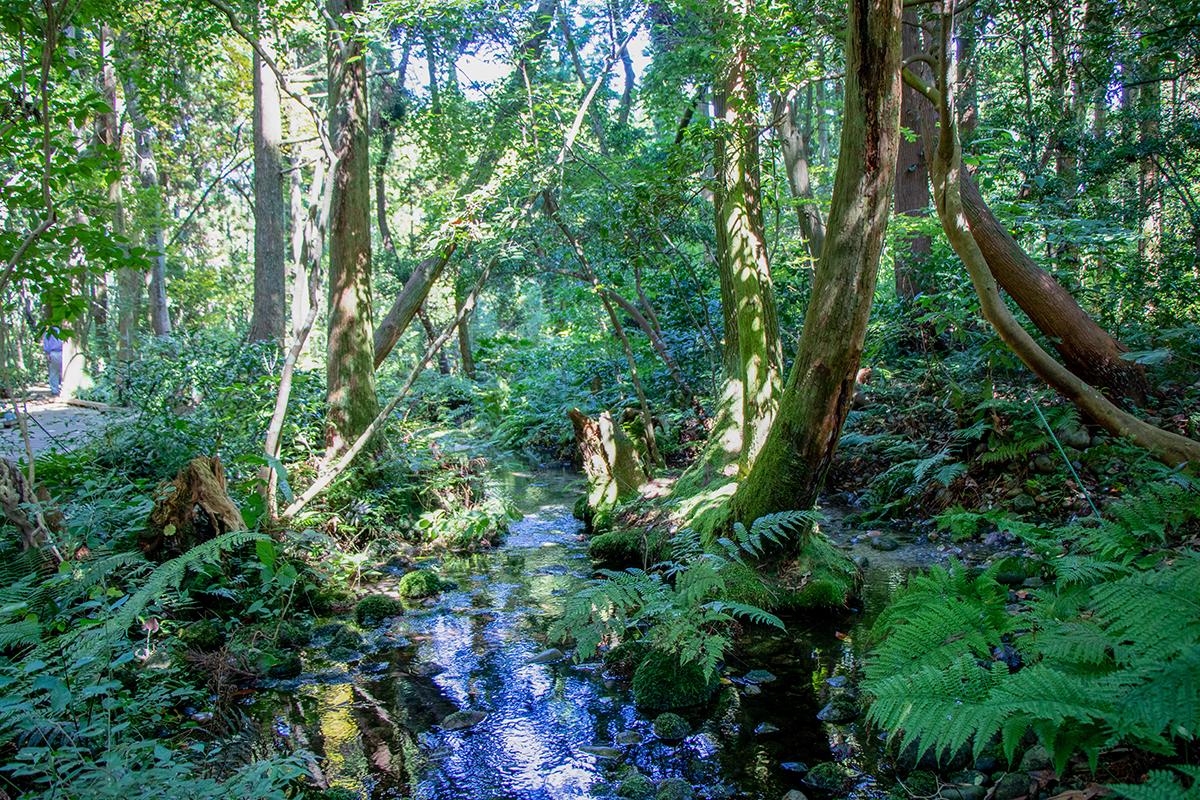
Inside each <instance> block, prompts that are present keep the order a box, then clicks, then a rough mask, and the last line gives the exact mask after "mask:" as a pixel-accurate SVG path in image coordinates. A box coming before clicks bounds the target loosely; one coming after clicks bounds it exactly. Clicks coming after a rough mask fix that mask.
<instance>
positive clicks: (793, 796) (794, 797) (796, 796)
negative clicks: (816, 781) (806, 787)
mask: <svg viewBox="0 0 1200 800" xmlns="http://www.w3.org/2000/svg"><path fill="white" fill-rule="evenodd" d="M783 800H808V795H806V794H805V793H804V792H802V791H800V790H799V789H792V790H791V791H790V792H788V793H787V794H785V795H784V796H783Z"/></svg>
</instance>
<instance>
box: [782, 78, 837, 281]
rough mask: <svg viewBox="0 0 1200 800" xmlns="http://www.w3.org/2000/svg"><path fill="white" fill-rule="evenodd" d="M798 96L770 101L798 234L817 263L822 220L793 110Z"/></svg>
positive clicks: (803, 129) (803, 130) (822, 242)
mask: <svg viewBox="0 0 1200 800" xmlns="http://www.w3.org/2000/svg"><path fill="white" fill-rule="evenodd" d="M797 97H798V95H797V93H796V91H795V90H792V91H790V92H788V93H787V94H786V95H776V96H775V97H774V99H773V102H772V106H773V109H772V110H773V112H774V116H775V132H776V134H777V135H778V136H779V147H780V150H782V151H783V165H784V168H785V169H786V170H787V177H788V186H790V187H791V190H792V200H793V201H794V202H795V204H796V216H797V218H798V221H799V222H800V232H801V233H803V234H804V243H805V244H806V245H807V246H808V254H809V256H810V257H811V258H812V259H813V261H816V260H817V259H818V258H820V257H821V248H822V247H824V246H825V221H824V220H823V219H821V208H820V205H818V203H817V198H816V195H814V194H813V190H812V183H811V181H810V180H809V175H808V151H809V142H808V140H809V136H808V131H807V127H806V126H807V123H805V125H804V126H801V125H797V124H796V112H797V111H798V110H799V109H797V107H796V101H797Z"/></svg>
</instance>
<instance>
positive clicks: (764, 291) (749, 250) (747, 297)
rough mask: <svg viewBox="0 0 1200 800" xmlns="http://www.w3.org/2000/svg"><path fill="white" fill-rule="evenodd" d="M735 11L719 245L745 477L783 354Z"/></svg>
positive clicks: (722, 143)
mask: <svg viewBox="0 0 1200 800" xmlns="http://www.w3.org/2000/svg"><path fill="white" fill-rule="evenodd" d="M727 11H728V18H729V19H730V24H732V25H736V26H738V28H739V32H738V34H737V36H738V39H739V43H738V44H737V46H736V47H735V48H734V51H733V53H732V55H731V57H730V59H729V62H728V63H727V64H726V65H725V67H724V74H723V75H722V76H721V80H720V90H719V91H717V92H715V93H714V94H715V97H714V110H715V112H716V116H717V119H718V120H721V121H722V124H723V130H722V131H720V133H719V134H718V137H717V150H716V161H717V163H716V171H717V180H718V181H719V182H720V184H721V190H720V193H719V197H720V205H719V208H718V211H717V225H718V226H719V227H720V229H721V233H720V234H719V235H718V237H717V242H718V244H719V246H720V249H721V253H720V260H721V269H722V270H723V271H724V273H725V275H726V278H725V284H727V288H728V289H729V291H730V292H731V294H732V298H731V299H732V300H733V308H732V312H733V318H734V320H735V325H736V328H737V346H738V352H737V370H738V377H739V379H740V380H741V383H742V412H741V413H742V448H741V455H740V458H739V460H738V468H739V471H741V472H742V473H743V474H744V473H745V472H746V471H748V470H749V469H750V466H751V465H752V464H753V463H754V459H755V457H756V456H757V454H758V451H759V449H760V448H761V447H762V443H763V441H764V440H765V439H766V436H767V431H768V430H769V429H770V426H771V421H772V420H773V419H774V417H775V412H776V409H777V408H778V406H779V394H780V389H781V387H782V377H781V373H782V369H783V367H782V365H783V352H782V349H781V347H780V343H779V322H778V318H777V313H776V309H775V290H774V287H773V286H772V284H771V267H770V263H769V262H768V259H767V243H766V234H765V232H764V228H763V219H762V197H761V191H760V185H759V162H758V121H757V120H756V119H755V112H756V111H757V109H758V93H757V90H756V88H755V81H754V72H753V66H752V64H751V60H750V47H749V42H748V41H747V39H748V36H749V34H748V31H746V30H745V27H746V26H747V25H748V20H749V18H750V15H751V11H752V6H751V2H750V0H732V2H731V3H730V4H729V6H728V8H727ZM722 293H723V294H724V293H725V289H724V288H723V290H722Z"/></svg>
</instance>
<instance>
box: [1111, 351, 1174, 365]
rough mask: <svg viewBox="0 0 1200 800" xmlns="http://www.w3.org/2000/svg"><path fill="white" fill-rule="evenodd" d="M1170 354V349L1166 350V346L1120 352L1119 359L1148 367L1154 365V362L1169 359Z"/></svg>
mask: <svg viewBox="0 0 1200 800" xmlns="http://www.w3.org/2000/svg"><path fill="white" fill-rule="evenodd" d="M1171 355H1172V354H1171V351H1170V350H1167V349H1166V348H1159V349H1158V350H1134V351H1133V352H1129V353H1122V354H1121V359H1122V360H1123V361H1132V362H1133V363H1135V364H1141V365H1142V366H1145V367H1150V366H1154V365H1155V364H1162V363H1164V362H1166V361H1169V360H1170V359H1171Z"/></svg>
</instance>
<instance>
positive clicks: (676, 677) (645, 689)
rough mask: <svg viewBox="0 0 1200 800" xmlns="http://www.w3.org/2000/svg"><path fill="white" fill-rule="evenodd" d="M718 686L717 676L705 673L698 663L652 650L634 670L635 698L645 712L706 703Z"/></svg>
mask: <svg viewBox="0 0 1200 800" xmlns="http://www.w3.org/2000/svg"><path fill="white" fill-rule="evenodd" d="M717 685H718V681H717V678H716V675H712V676H706V675H705V674H704V670H703V669H701V668H700V667H699V665H697V664H694V663H689V664H684V665H680V663H679V661H678V659H676V657H675V656H674V655H673V654H669V653H654V652H652V653H651V654H650V655H649V656H647V657H646V659H645V660H644V661H642V663H641V665H640V666H638V668H637V670H636V671H635V672H634V673H633V700H634V702H635V703H636V704H637V706H638V708H641V709H643V710H646V711H671V710H672V709H676V708H688V707H690V706H698V705H701V704H702V703H707V702H708V701H709V700H710V699H711V698H712V696H713V692H715V691H716V689H717Z"/></svg>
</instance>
